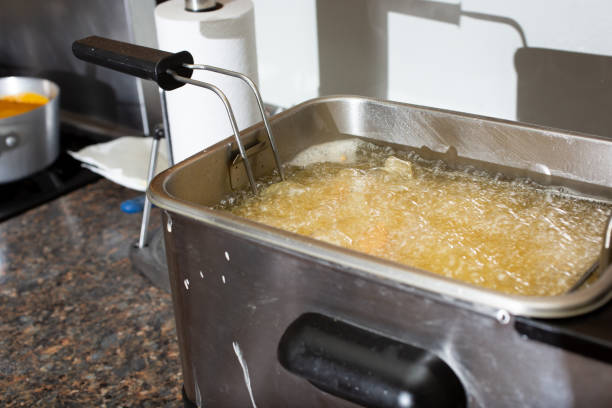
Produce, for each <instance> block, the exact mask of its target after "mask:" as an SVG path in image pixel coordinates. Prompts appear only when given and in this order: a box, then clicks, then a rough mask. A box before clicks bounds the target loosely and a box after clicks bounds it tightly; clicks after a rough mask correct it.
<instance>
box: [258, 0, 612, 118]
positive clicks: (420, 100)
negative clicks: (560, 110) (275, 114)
mask: <svg viewBox="0 0 612 408" xmlns="http://www.w3.org/2000/svg"><path fill="white" fill-rule="evenodd" d="M324 1H327V2H334V1H341V0H324ZM349 2H350V1H349ZM254 3H255V10H256V29H257V47H258V55H259V66H260V80H261V83H262V92H263V95H264V98H265V99H266V100H267V101H269V102H272V103H276V104H279V105H282V106H290V105H293V104H296V103H299V102H300V101H303V100H305V99H308V98H311V97H314V96H316V95H317V94H319V89H318V87H319V83H320V81H319V61H318V58H319V54H318V39H317V25H316V21H317V19H316V13H317V11H316V6H317V5H316V1H315V0H291V1H287V0H285V1H281V0H254ZM443 3H448V4H450V5H451V6H452V5H453V4H454V5H455V6H457V5H458V7H455V9H456V10H459V9H460V10H461V15H459V16H458V18H457V21H455V22H441V21H436V19H435V18H433V19H432V18H431V16H430V18H424V17H423V15H422V12H423V11H425V14H427V13H429V14H433V15H434V17H435V15H436V13H438V11H439V10H442V11H443V12H444V4H443ZM319 7H320V8H322V9H326V8H327V3H324V2H322V1H321V2H320V4H319ZM365 7H367V9H368V10H367V12H368V14H369V16H370V18H369V19H368V23H369V24H370V25H371V26H370V27H363V29H364V30H365V29H367V30H370V31H371V32H372V33H374V34H373V35H374V36H375V37H376V38H374V43H376V44H377V46H378V47H386V48H387V52H386V54H387V60H386V63H382V64H380V65H381V66H382V67H383V69H386V71H387V83H386V88H387V89H386V95H372V96H381V97H385V98H387V99H391V100H397V101H406V102H411V103H416V104H422V105H429V106H435V107H441V108H448V109H452V110H458V111H465V112H471V113H477V114H483V115H487V116H494V117H499V118H505V119H510V120H515V119H516V111H517V106H516V105H517V100H516V99H517V74H516V71H515V67H514V56H515V52H516V51H517V50H518V49H519V48H521V47H523V43H522V41H521V37H520V35H519V32H518V31H517V29H516V28H513V27H512V26H511V25H509V24H504V23H502V22H495V21H486V20H482V19H476V18H472V17H469V16H466V15H465V14H466V13H470V12H472V13H482V14H487V15H491V16H497V17H501V18H504V19H512V20H514V21H515V23H516V24H517V26H520V28H522V30H523V32H524V35H525V38H526V40H527V44H528V46H529V47H542V48H551V49H556V50H566V51H574V52H581V53H589V54H600V55H612V1H610V0H589V1H580V0H538V1H533V0H512V1H510V0H463V1H453V0H451V1H443V0H439V1H437V2H433V1H427V0H369V1H368V2H367V6H365ZM411 14H417V15H421V16H420V17H419V16H415V15H411ZM332 20H333V21H334V23H332V24H338V26H342V25H343V24H344V25H347V24H348V25H350V24H352V21H354V19H352V18H351V10H348V9H347V11H346V17H345V16H337V17H335V18H333V19H332ZM326 21H328V20H326ZM508 21H510V20H508ZM353 24H355V23H353ZM343 57H344V56H343V51H342V47H338V53H337V57H336V58H337V60H336V61H334V63H342V61H343V60H342V59H343ZM364 63H365V64H376V63H380V61H378V62H377V61H364ZM355 69H359V68H358V67H355ZM602 81H603V79H602ZM355 88H356V89H363V87H361V86H359V84H355ZM610 106H611V107H612V101H610ZM611 110H612V109H611Z"/></svg>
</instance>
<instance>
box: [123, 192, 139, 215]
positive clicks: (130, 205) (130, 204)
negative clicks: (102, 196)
mask: <svg viewBox="0 0 612 408" xmlns="http://www.w3.org/2000/svg"><path fill="white" fill-rule="evenodd" d="M144 202H145V196H144V195H141V196H138V197H136V198H132V199H131V200H125V201H124V202H122V203H121V211H123V212H124V213H127V214H136V213H140V212H142V210H143V209H144Z"/></svg>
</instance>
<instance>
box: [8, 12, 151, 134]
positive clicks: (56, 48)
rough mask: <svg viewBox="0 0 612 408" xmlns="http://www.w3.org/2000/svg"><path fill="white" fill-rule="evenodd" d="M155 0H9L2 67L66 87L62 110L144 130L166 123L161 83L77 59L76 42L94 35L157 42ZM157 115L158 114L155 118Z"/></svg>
mask: <svg viewBox="0 0 612 408" xmlns="http://www.w3.org/2000/svg"><path fill="white" fill-rule="evenodd" d="M154 8H155V0H119V1H105V0H89V1H80V0H55V1H44V2H41V1H38V0H22V1H4V2H2V12H1V13H0V38H2V49H1V53H0V54H1V56H2V59H1V61H0V69H2V71H6V72H8V73H9V74H10V75H27V76H37V77H44V78H47V79H50V80H52V81H54V82H55V83H57V84H58V85H59V87H60V88H61V90H62V101H61V108H62V109H64V110H67V111H70V112H74V113H78V114H81V115H86V116H89V117H94V118H96V119H103V120H108V121H115V122H118V123H120V124H122V125H124V126H126V127H131V128H135V129H138V130H140V131H141V132H142V131H143V129H144V127H143V117H142V114H143V106H144V104H145V103H147V109H146V114H147V115H149V116H150V118H149V120H150V123H153V124H154V123H157V122H159V121H160V117H159V99H158V97H157V92H156V86H155V85H154V84H150V83H142V84H141V83H140V82H141V80H140V79H136V78H133V77H128V76H125V75H122V74H120V73H117V72H113V71H110V70H106V69H98V68H95V67H93V66H87V65H86V64H85V63H83V62H82V61H79V60H78V59H76V58H74V56H73V55H72V51H71V47H70V45H71V44H72V42H73V41H74V39H75V38H81V37H83V36H84V35H85V34H88V33H96V34H99V35H107V36H109V37H111V38H114V39H118V40H127V41H130V42H135V43H138V44H142V45H145V46H153V47H155V46H156V45H157V40H156V35H155V26H154V20H153V11H154ZM155 115H157V116H156V117H155Z"/></svg>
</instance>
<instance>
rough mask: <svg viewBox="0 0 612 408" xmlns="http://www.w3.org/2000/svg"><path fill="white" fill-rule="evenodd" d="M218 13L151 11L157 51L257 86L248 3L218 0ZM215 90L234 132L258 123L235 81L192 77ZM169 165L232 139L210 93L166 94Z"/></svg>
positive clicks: (179, 5) (176, 7) (175, 3)
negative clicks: (184, 55)
mask: <svg viewBox="0 0 612 408" xmlns="http://www.w3.org/2000/svg"><path fill="white" fill-rule="evenodd" d="M218 3H219V4H221V6H222V7H221V8H218V9H217V10H213V11H205V12H189V11H186V10H185V1H184V0H170V1H167V2H165V3H162V4H160V5H159V6H157V8H156V9H155V24H156V26H157V39H158V43H159V48H160V49H162V50H164V51H170V52H178V51H183V50H187V51H189V52H190V53H191V54H192V55H193V59H194V61H195V63H196V64H206V65H215V66H218V67H221V68H225V69H230V70H233V71H238V72H241V73H243V74H245V75H247V76H249V77H250V78H251V79H252V80H253V81H254V82H255V83H257V82H258V73H257V51H256V48H255V15H254V11H253V3H252V2H251V1H250V0H218ZM192 78H194V79H198V80H201V81H205V82H209V83H212V84H213V85H216V86H217V87H219V88H220V89H221V90H222V91H223V92H224V93H225V95H226V96H227V98H228V99H229V101H230V103H231V105H232V109H233V110H234V115H235V116H236V121H237V122H238V127H239V128H240V129H244V128H246V127H248V126H250V125H252V124H253V123H256V122H258V121H259V120H261V118H260V117H259V110H258V108H257V102H256V100H255V97H254V96H253V94H252V93H251V91H250V89H249V88H248V86H247V85H246V84H245V83H244V82H242V81H240V80H239V79H237V78H231V77H227V76H223V75H220V74H216V73H212V72H206V71H194V74H193V77H192ZM167 103H168V119H169V123H170V134H171V138H172V152H173V154H174V161H175V162H177V163H178V162H179V161H181V160H183V159H185V158H187V157H189V156H191V155H193V154H195V153H197V152H199V151H201V150H203V149H204V148H206V147H208V146H210V145H212V144H214V143H216V142H218V141H220V140H222V139H224V138H226V137H228V136H230V135H233V132H232V127H231V124H230V121H229V118H228V116H227V114H226V111H225V107H224V106H223V103H222V102H221V100H220V99H219V98H218V97H217V96H216V95H215V94H214V93H212V92H211V91H209V90H206V89H203V88H199V87H196V86H193V85H185V86H183V87H181V88H179V89H176V90H173V91H169V92H168V93H167Z"/></svg>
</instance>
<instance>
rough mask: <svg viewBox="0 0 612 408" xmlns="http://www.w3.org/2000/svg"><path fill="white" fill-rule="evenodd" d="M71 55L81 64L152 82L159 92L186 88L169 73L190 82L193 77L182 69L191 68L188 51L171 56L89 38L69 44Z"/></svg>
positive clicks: (190, 71) (101, 39)
mask: <svg viewBox="0 0 612 408" xmlns="http://www.w3.org/2000/svg"><path fill="white" fill-rule="evenodd" d="M72 52H73V53H74V55H75V56H76V57H77V58H79V59H81V60H83V61H87V62H91V63H94V64H96V65H101V66H103V67H106V68H110V69H112V70H115V71H119V72H123V73H125V74H129V75H134V76H136V77H138V78H143V79H150V80H152V81H155V82H156V83H157V85H159V86H160V88H162V89H165V90H167V91H170V90H172V89H176V88H179V87H181V86H183V85H185V84H184V83H183V82H179V81H177V80H175V79H174V78H173V77H172V76H171V75H169V74H168V73H167V72H166V71H167V70H168V69H171V70H173V71H175V72H176V73H177V74H179V75H181V76H183V77H187V78H191V74H192V73H193V70H192V69H189V68H185V67H184V66H183V64H193V57H192V56H191V54H190V53H189V52H188V51H181V52H177V53H175V54H172V53H170V52H166V51H160V50H157V49H155V48H148V47H143V46H140V45H134V44H128V43H124V42H121V41H115V40H110V39H108V38H102V37H97V36H91V37H87V38H83V39H81V40H78V41H75V42H74V43H73V44H72Z"/></svg>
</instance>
